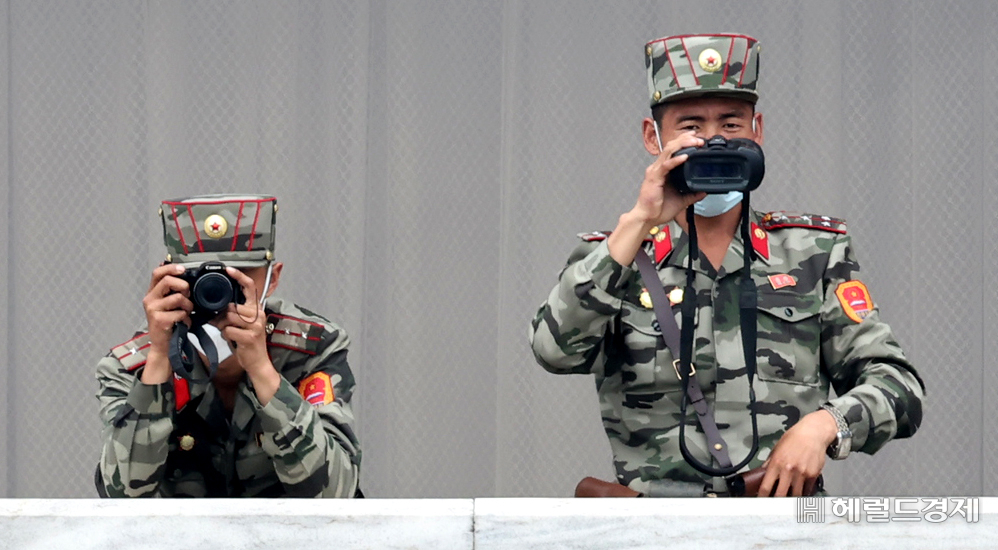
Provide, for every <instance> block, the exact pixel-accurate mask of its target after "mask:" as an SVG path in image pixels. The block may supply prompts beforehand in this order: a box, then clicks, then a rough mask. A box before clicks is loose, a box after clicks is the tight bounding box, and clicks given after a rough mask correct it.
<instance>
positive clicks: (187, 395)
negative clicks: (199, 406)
mask: <svg viewBox="0 0 998 550" xmlns="http://www.w3.org/2000/svg"><path fill="white" fill-rule="evenodd" d="M173 398H174V400H176V402H177V410H178V411H179V410H180V409H183V408H184V406H186V405H187V403H188V402H189V401H190V400H191V386H190V384H189V383H188V382H187V379H185V378H181V377H179V376H177V374H176V373H174V374H173Z"/></svg>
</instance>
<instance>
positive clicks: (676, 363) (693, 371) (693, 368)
mask: <svg viewBox="0 0 998 550" xmlns="http://www.w3.org/2000/svg"><path fill="white" fill-rule="evenodd" d="M672 370H674V371H676V378H678V379H680V380H682V379H683V377H682V376H680V375H679V359H676V360H674V361H673V362H672ZM696 373H697V367H696V365H690V376H693V375H694V374H696Z"/></svg>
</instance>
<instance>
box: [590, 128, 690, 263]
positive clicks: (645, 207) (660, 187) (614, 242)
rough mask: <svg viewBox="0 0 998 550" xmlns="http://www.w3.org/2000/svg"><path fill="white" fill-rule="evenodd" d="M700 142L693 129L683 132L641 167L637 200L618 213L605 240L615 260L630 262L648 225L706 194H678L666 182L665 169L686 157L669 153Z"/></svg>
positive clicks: (662, 220)
mask: <svg viewBox="0 0 998 550" xmlns="http://www.w3.org/2000/svg"><path fill="white" fill-rule="evenodd" d="M702 145H703V140H702V139H700V138H698V137H696V136H695V135H694V134H693V132H688V133H684V134H682V135H680V136H679V137H677V138H676V139H673V140H672V141H670V142H668V143H666V144H665V146H664V148H663V149H662V151H661V152H660V153H659V155H658V158H656V159H655V162H653V163H651V165H650V166H649V167H648V168H647V169H646V170H645V179H644V181H643V182H641V190H640V191H639V192H638V202H637V203H636V204H635V205H634V208H632V209H631V211H630V212H628V213H626V214H624V215H622V216H620V221H619V222H618V223H617V228H616V229H614V230H613V233H611V234H610V239H609V240H608V242H607V246H609V248H610V256H612V257H613V259H614V260H616V261H617V263H619V264H621V265H630V264H631V262H633V261H634V256H635V255H636V254H637V252H638V250H639V249H640V248H641V243H642V242H643V241H644V238H645V236H646V235H647V234H648V231H649V230H650V229H651V228H652V227H655V226H658V225H662V224H665V223H669V222H671V221H672V220H673V219H675V218H676V216H678V215H679V214H680V213H682V212H683V211H684V210H686V208H687V207H688V206H689V205H691V204H693V203H695V202H697V201H698V200H700V199H702V198H704V197H705V196H707V194H706V193H692V194H688V195H681V194H679V192H678V191H676V190H675V189H674V188H673V187H672V186H671V185H669V183H668V182H667V181H666V180H667V179H668V176H669V171H670V170H672V169H673V168H675V167H677V166H679V165H680V164H682V163H684V162H686V159H687V158H688V157H687V155H680V156H678V157H675V158H673V156H672V155H673V154H674V153H675V152H676V151H678V150H680V149H682V148H684V147H700V146H702Z"/></svg>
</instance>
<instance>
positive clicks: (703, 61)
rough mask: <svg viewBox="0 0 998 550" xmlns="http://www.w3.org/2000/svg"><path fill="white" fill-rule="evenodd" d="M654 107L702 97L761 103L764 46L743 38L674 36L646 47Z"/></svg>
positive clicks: (753, 40)
mask: <svg viewBox="0 0 998 550" xmlns="http://www.w3.org/2000/svg"><path fill="white" fill-rule="evenodd" d="M645 69H646V70H647V72H648V94H649V96H650V98H651V106H652V107H654V106H655V105H658V104H659V103H665V102H667V101H675V100H679V99H687V98H692V97H699V96H701V95H705V94H710V95H720V96H729V97H734V98H736V99H744V100H746V101H749V102H751V103H755V102H756V101H758V99H759V94H758V93H757V92H756V83H757V82H758V79H759V43H758V41H757V40H756V39H754V38H752V37H751V36H745V35H741V34H699V35H682V36H670V37H666V38H659V39H658V40H652V41H651V42H649V43H647V44H645Z"/></svg>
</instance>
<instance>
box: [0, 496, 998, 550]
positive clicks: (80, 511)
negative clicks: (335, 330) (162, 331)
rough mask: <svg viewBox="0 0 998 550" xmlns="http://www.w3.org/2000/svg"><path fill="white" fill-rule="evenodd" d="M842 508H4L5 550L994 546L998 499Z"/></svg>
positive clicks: (453, 503) (434, 502) (610, 504)
mask: <svg viewBox="0 0 998 550" xmlns="http://www.w3.org/2000/svg"><path fill="white" fill-rule="evenodd" d="M940 498H941V497H940ZM832 500H833V499H831V498H828V499H823V500H822V501H821V502H822V503H823V505H824V508H823V509H824V511H825V512H824V518H823V521H822V522H811V523H801V522H798V508H797V502H798V501H797V499H752V500H749V499H545V498H480V499H474V500H472V499H446V500H444V499H439V500H438V499H404V500H403V499H364V500H293V499H275V500H243V499H233V500H230V499H222V500H201V499H196V500H164V499H142V500H96V499H93V500H91V499H79V500H48V499H7V500H3V499H0V548H17V549H35V548H39V549H41V548H45V549H48V548H73V549H90V548H93V549H118V548H122V549H123V548H144V549H145V548H148V549H152V550H159V549H163V550H176V549H177V548H212V549H224V548H234V549H235V548H238V549H246V548H249V549H256V548H259V549H267V550H272V549H282V548H288V549H294V550H300V549H302V548H313V547H314V548H336V549H346V548H376V549H383V548H387V549H392V548H432V549H449V548H454V549H464V548H475V549H477V550H490V549H494V548H516V549H532V548H538V549H540V548H544V549H550V548H586V549H589V548H607V549H609V548H613V549H617V548H638V549H640V548H649V549H651V548H656V549H657V548H663V547H668V546H675V547H681V548H712V549H713V548H726V549H729V548H730V549H760V548H801V547H820V548H877V549H878V550H889V549H894V548H897V549H903V550H914V549H918V548H932V549H934V550H936V549H949V548H954V549H955V548H959V549H972V548H982V549H984V548H987V549H991V548H995V547H996V543H995V542H994V541H995V540H996V539H995V535H994V532H995V530H996V527H998V498H991V497H988V498H980V499H979V500H978V502H979V520H978V521H977V522H976V523H968V522H967V521H966V520H965V519H964V518H962V517H959V516H956V517H951V518H948V519H947V520H946V521H944V522H942V523H938V524H936V523H930V522H928V521H925V520H924V519H922V520H919V521H913V522H909V523H900V522H896V521H888V522H887V523H870V522H867V521H866V520H865V518H863V519H860V520H858V521H848V519H847V518H845V517H838V516H836V515H833V514H831V513H830V510H831V508H830V506H831V502H832ZM855 500H862V499H855ZM921 500H922V501H926V502H927V501H928V499H927V498H926V499H921Z"/></svg>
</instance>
